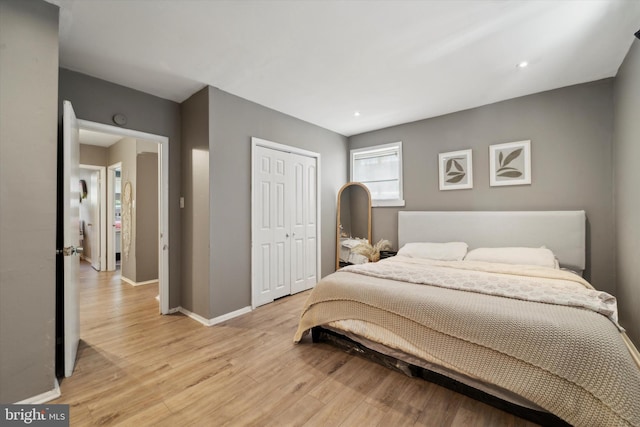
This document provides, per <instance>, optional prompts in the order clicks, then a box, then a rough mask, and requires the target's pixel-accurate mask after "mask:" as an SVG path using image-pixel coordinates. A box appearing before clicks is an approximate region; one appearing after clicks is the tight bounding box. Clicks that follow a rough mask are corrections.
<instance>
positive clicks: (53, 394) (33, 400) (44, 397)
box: [15, 378, 62, 405]
mask: <svg viewBox="0 0 640 427" xmlns="http://www.w3.org/2000/svg"><path fill="white" fill-rule="evenodd" d="M60 396H62V393H61V392H60V384H58V379H57V378H54V379H53V390H49V391H46V392H44V393H42V394H39V395H37V396H33V397H30V398H28V399H25V400H21V401H20V402H16V403H15V404H16V405H40V404H42V403H47V402H49V401H52V400H54V399H57V398H59V397H60Z"/></svg>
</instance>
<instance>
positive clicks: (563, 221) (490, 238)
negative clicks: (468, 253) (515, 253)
mask: <svg viewBox="0 0 640 427" xmlns="http://www.w3.org/2000/svg"><path fill="white" fill-rule="evenodd" d="M585 235H586V215H585V212H584V211H539V212H538V211H519V212H518V211H513V212H506V211H497V212H490V211H460V212H437V211H422V212H407V211H400V212H398V244H399V247H402V246H403V245H404V244H405V243H409V242H453V241H456V242H466V243H467V244H468V245H469V249H470V250H471V249H475V248H479V247H484V248H491V247H505V246H524V247H540V246H546V247H547V248H549V249H551V250H552V251H553V253H554V254H555V255H556V257H557V258H558V261H559V262H560V266H562V267H566V268H570V269H572V270H575V271H577V272H579V273H582V271H583V270H584V268H585V249H586V248H585Z"/></svg>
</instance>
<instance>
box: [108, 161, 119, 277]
mask: <svg viewBox="0 0 640 427" xmlns="http://www.w3.org/2000/svg"><path fill="white" fill-rule="evenodd" d="M118 169H120V183H121V184H122V162H117V163H114V164H112V165H109V166H107V170H108V171H109V173H108V175H107V188H108V189H109V191H108V193H107V217H106V218H107V221H105V232H106V233H107V236H108V237H107V248H108V251H107V271H115V270H116V231H115V229H114V225H113V220H114V217H115V198H114V196H115V191H114V189H115V178H114V175H115V172H116V170H118ZM120 245H121V246H120V247H121V248H122V242H120ZM121 256H122V255H121Z"/></svg>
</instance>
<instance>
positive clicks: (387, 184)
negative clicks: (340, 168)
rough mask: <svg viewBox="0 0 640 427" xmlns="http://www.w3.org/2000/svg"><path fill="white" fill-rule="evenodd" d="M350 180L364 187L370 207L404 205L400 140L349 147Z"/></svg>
mask: <svg viewBox="0 0 640 427" xmlns="http://www.w3.org/2000/svg"><path fill="white" fill-rule="evenodd" d="M351 181H355V182H361V183H363V184H364V185H366V186H367V188H368V189H369V191H370V192H371V202H372V205H373V206H404V199H403V198H402V142H393V143H391V144H384V145H376V146H375V147H366V148H358V149H356V150H351Z"/></svg>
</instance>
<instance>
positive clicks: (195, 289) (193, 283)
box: [180, 88, 212, 319]
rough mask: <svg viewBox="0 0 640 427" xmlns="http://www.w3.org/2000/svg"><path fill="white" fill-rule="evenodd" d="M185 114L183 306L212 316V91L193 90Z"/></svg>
mask: <svg viewBox="0 0 640 427" xmlns="http://www.w3.org/2000/svg"><path fill="white" fill-rule="evenodd" d="M180 111H181V114H182V169H181V174H182V175H181V180H182V193H181V194H182V196H183V197H184V209H182V252H181V262H182V280H181V282H182V307H184V308H186V309H187V310H189V311H192V312H194V313H197V314H199V315H200V316H203V317H204V318H206V319H210V318H211V317H212V316H211V307H210V304H209V300H210V297H209V296H210V295H211V284H210V281H209V270H210V266H209V217H210V215H209V91H208V89H207V88H204V89H202V90H201V91H199V92H197V93H195V94H193V95H192V96H191V97H190V98H189V99H187V100H186V101H184V102H183V103H182V104H181V106H180Z"/></svg>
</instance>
